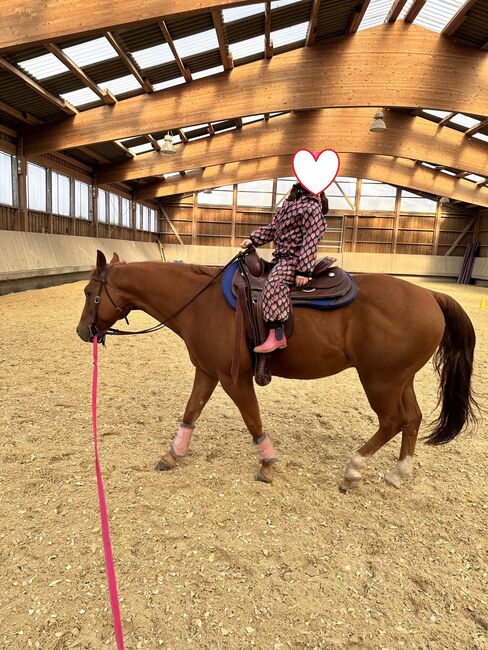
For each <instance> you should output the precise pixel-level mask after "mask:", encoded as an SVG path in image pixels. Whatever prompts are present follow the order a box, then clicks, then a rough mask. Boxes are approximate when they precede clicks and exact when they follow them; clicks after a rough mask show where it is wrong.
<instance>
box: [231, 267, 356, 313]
mask: <svg viewBox="0 0 488 650" xmlns="http://www.w3.org/2000/svg"><path fill="white" fill-rule="evenodd" d="M238 268H239V263H238V262H237V260H236V261H235V262H234V263H233V264H231V265H230V266H229V268H228V269H227V270H226V271H225V273H224V275H223V278H222V283H221V286H222V293H223V294H224V296H225V299H226V300H227V302H228V303H229V305H230V306H231V307H232V309H234V310H235V309H236V306H237V298H236V296H235V295H234V293H233V291H232V285H233V279H234V275H235V273H236V271H237V269H238ZM347 275H348V277H349V278H350V280H351V289H350V291H348V292H347V293H346V294H344V295H342V296H338V297H337V298H320V299H317V300H314V299H310V298H307V299H306V300H303V301H302V300H300V299H299V298H298V299H296V298H293V300H292V304H293V305H294V306H295V307H309V308H311V309H323V310H332V309H339V308H340V307H347V305H350V304H351V303H352V302H354V301H355V300H356V297H357V287H356V283H355V281H354V278H352V276H350V275H349V274H347Z"/></svg>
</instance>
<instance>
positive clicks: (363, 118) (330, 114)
mask: <svg viewBox="0 0 488 650" xmlns="http://www.w3.org/2000/svg"><path fill="white" fill-rule="evenodd" d="M370 124H371V111H370V109H347V108H346V109H329V110H321V111H308V112H303V113H289V114H287V115H283V116H280V118H279V119H276V120H270V121H269V122H265V121H264V120H261V121H259V122H255V123H253V124H249V125H247V126H246V128H245V129H242V131H240V132H238V131H229V132H226V133H220V134H217V135H216V136H215V137H214V138H212V139H209V138H206V139H204V138H202V139H200V140H195V141H193V142H189V143H188V144H187V145H185V146H184V147H178V149H177V153H176V154H175V155H174V156H164V155H161V154H157V153H154V152H148V153H143V154H140V155H138V156H137V158H136V159H135V160H133V161H130V162H125V161H124V162H120V163H115V164H112V165H109V166H107V167H105V168H100V169H99V176H100V179H101V180H102V181H103V182H114V181H117V180H126V181H127V180H134V179H137V178H142V177H149V176H158V175H160V174H162V173H170V172H176V171H179V170H180V169H185V168H188V169H194V168H196V167H200V166H203V165H220V164H226V163H228V162H234V161H238V160H247V159H249V158H255V159H258V158H261V157H264V156H266V155H267V153H266V152H268V151H270V150H271V151H273V152H274V153H275V154H276V155H289V156H290V159H291V157H292V156H293V153H294V152H295V151H296V150H297V149H298V148H300V147H307V148H309V149H311V150H314V148H316V147H315V144H314V143H316V142H317V141H319V142H327V143H328V146H329V147H331V148H333V149H335V150H336V151H339V152H344V147H345V143H347V152H349V153H361V152H368V153H371V154H375V155H383V156H395V155H396V156H399V157H401V158H404V159H407V158H410V159H411V160H417V161H419V160H425V161H428V162H430V163H431V164H437V165H439V166H442V167H451V168H453V169H458V170H469V171H470V172H472V173H477V174H479V175H482V176H484V175H485V173H486V166H487V160H488V154H487V151H486V147H485V145H484V143H483V142H480V141H477V140H475V139H472V140H467V139H466V138H465V137H464V135H463V133H462V132H459V131H457V130H455V129H439V128H438V127H437V124H436V123H435V122H431V121H430V120H425V119H423V118H421V117H413V116H411V115H408V114H406V113H395V112H391V114H390V115H389V118H388V129H387V131H385V133H382V134H381V137H379V136H378V137H375V138H372V137H371V134H370V131H369V125H370Z"/></svg>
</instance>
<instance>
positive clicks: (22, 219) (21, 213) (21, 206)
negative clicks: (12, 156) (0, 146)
mask: <svg viewBox="0 0 488 650" xmlns="http://www.w3.org/2000/svg"><path fill="white" fill-rule="evenodd" d="M17 188H18V192H17V195H18V197H19V203H18V208H17V217H18V221H19V226H20V224H22V227H21V228H19V230H22V229H23V230H25V232H27V231H28V230H29V213H28V210H27V161H26V159H25V156H24V139H23V138H22V137H19V138H18V140H17Z"/></svg>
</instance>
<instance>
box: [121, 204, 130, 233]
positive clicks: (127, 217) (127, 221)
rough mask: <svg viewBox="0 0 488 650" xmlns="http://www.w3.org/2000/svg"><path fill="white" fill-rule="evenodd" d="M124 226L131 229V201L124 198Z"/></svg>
mask: <svg viewBox="0 0 488 650" xmlns="http://www.w3.org/2000/svg"><path fill="white" fill-rule="evenodd" d="M122 225H123V226H125V227H126V228H130V201H129V199H124V198H122Z"/></svg>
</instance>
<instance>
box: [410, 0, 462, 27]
mask: <svg viewBox="0 0 488 650" xmlns="http://www.w3.org/2000/svg"><path fill="white" fill-rule="evenodd" d="M465 2H466V0H429V2H427V3H426V4H425V5H424V7H423V8H422V9H421V11H420V12H419V15H418V16H417V18H416V19H415V21H414V22H415V24H416V25H420V27H425V28H426V29H430V30H431V31H433V32H441V31H442V30H443V29H444V27H445V26H446V25H447V23H448V22H449V21H450V20H451V18H452V17H453V16H454V14H456V13H457V12H458V10H459V9H460V8H461V7H462V6H463V5H464V4H465Z"/></svg>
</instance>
